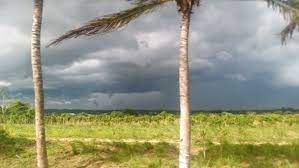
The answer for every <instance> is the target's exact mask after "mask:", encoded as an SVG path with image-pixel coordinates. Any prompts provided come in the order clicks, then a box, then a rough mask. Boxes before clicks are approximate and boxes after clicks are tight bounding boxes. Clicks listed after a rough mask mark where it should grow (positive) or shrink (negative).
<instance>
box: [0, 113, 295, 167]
mask: <svg viewBox="0 0 299 168" xmlns="http://www.w3.org/2000/svg"><path fill="white" fill-rule="evenodd" d="M62 116H63V117H61V115H60V116H59V118H60V119H61V120H59V121H58V120H57V119H55V120H54V119H53V116H47V117H48V118H47V120H48V122H47V123H48V124H47V128H46V130H47V138H48V140H49V141H48V154H49V163H50V167H63V168H68V167H69V168H73V167H128V168H131V167H136V168H137V167H166V168H167V167H177V163H178V160H177V156H178V143H177V142H178V141H177V140H178V135H179V133H178V128H179V127H178V116H176V115H170V114H169V115H168V114H162V115H160V114H158V115H154V116H150V115H149V116H144V115H141V116H134V115H115V114H111V115H107V114H106V115H105V119H101V120H100V119H95V118H98V117H103V116H98V115H88V117H85V118H84V117H83V118H84V119H82V116H80V115H75V116H69V115H65V114H64V115H62ZM84 116H86V115H84ZM107 116H108V119H107ZM50 117H52V119H51V120H49V118H50ZM155 117H156V118H155ZM76 118H80V120H77V119H76ZM148 118H150V119H148ZM157 118H158V119H157ZM192 120H193V128H192V144H193V147H192V167H194V168H197V167H252V168H259V167H262V168H263V167H264V168H271V167H294V168H296V167H299V115H298V114H287V115H285V114H261V115H260V114H236V115H233V114H198V115H193V119H192ZM53 121H55V122H53ZM61 121H63V122H61ZM102 121H105V123H104V122H102ZM116 121H117V122H116ZM136 121H138V122H136ZM149 121H150V122H149ZM0 127H1V128H2V130H5V133H4V132H3V133H2V135H1V134H0V138H1V139H0V140H1V141H0V147H1V150H0V167H3V168H7V167H13V168H14V167H15V168H19V167H28V168H29V167H34V165H35V153H34V152H35V151H34V135H35V133H34V125H33V124H20V123H18V122H6V123H2V124H1V126H0Z"/></svg>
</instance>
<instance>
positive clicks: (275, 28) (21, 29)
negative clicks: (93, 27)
mask: <svg viewBox="0 0 299 168" xmlns="http://www.w3.org/2000/svg"><path fill="white" fill-rule="evenodd" d="M0 4H1V6H0V11H1V13H0V14H1V15H2V16H3V17H1V23H0V34H1V36H2V38H3V39H5V41H4V40H2V42H0V46H1V48H2V50H1V51H0V59H1V62H2V65H1V67H0V85H3V86H4V85H7V86H9V87H10V89H11V90H12V93H13V94H14V96H15V97H19V98H24V99H30V98H32V89H31V88H32V87H31V85H32V84H31V79H30V78H31V69H30V68H31V65H30V57H29V55H30V50H29V49H30V30H31V17H32V16H31V12H32V11H31V10H32V9H31V8H32V3H31V2H30V3H29V1H18V2H17V1H8V0H0ZM129 5H130V4H129V3H128V2H126V1H119V2H118V3H111V2H110V1H108V0H106V1H105V0H103V1H98V0H90V1H88V3H87V2H86V1H85V0H76V1H58V0H52V1H45V7H44V21H43V37H42V44H43V46H45V44H46V43H48V42H49V41H50V40H51V39H53V38H54V37H57V36H58V35H60V34H61V33H63V32H65V31H67V30H69V29H71V28H76V27H78V26H80V25H82V23H84V22H86V21H88V20H90V19H92V18H94V17H96V16H99V15H103V14H108V13H111V12H115V11H119V10H121V9H126V8H127V7H128V6H129ZM175 9H176V8H175V6H174V4H168V5H166V6H165V7H163V8H161V9H159V11H157V12H154V13H152V14H149V15H147V16H144V17H143V18H142V19H137V20H136V21H134V22H133V23H132V24H130V25H129V26H127V27H126V28H125V29H123V30H121V31H118V32H114V33H111V34H108V35H104V36H95V37H83V38H79V39H72V40H69V41H66V42H65V43H63V44H61V45H59V46H57V47H54V48H44V47H43V48H42V56H43V65H44V69H43V70H44V82H45V90H46V97H47V103H46V104H47V107H48V108H106V109H111V108H114V109H115V108H152V109H157V108H177V95H178V91H177V72H178V70H177V69H178V66H177V65H178V63H177V56H178V39H179V28H180V22H179V19H180V17H179V14H178V12H177V11H176V10H175ZM286 24H287V21H285V20H284V19H283V17H282V15H281V14H279V12H278V11H274V10H272V9H270V8H268V7H267V4H266V3H265V2H262V1H239V2H238V1H226V0H223V1H220V0H212V1H211V0H207V1H203V3H202V6H201V7H200V8H196V9H195V10H194V14H193V16H192V25H191V34H190V38H191V40H190V62H191V63H190V68H191V80H192V98H193V99H192V102H193V108H250V107H261V108H263V107H278V106H296V107H298V105H297V104H296V101H294V100H296V99H297V96H296V94H294V93H296V92H297V91H296V90H297V88H298V86H299V80H298V79H297V77H296V74H298V73H299V68H297V67H299V66H298V65H299V59H298V58H297V57H296V56H297V52H296V51H297V50H298V47H299V45H298V44H299V41H298V35H295V36H294V39H293V40H291V41H289V43H288V45H287V46H281V44H280V39H279V37H278V36H277V35H276V34H278V33H279V32H280V31H281V30H282V28H283V27H284V26H285V25H286ZM297 95H298V94H297Z"/></svg>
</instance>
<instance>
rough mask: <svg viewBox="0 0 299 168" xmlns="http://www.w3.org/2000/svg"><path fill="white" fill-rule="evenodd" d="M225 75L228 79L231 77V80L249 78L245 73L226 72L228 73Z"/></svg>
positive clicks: (245, 79)
mask: <svg viewBox="0 0 299 168" xmlns="http://www.w3.org/2000/svg"><path fill="white" fill-rule="evenodd" d="M224 77H225V78H227V79H231V80H237V81H247V78H246V77H245V76H244V75H243V74H240V73H236V74H226V75H224Z"/></svg>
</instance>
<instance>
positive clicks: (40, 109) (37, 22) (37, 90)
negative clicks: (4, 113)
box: [31, 0, 48, 168]
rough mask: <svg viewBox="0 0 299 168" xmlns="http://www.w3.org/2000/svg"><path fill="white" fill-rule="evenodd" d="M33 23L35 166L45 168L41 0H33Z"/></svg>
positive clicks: (46, 160) (46, 159)
mask: <svg viewBox="0 0 299 168" xmlns="http://www.w3.org/2000/svg"><path fill="white" fill-rule="evenodd" d="M33 2H34V7H33V23H32V36H31V63H32V76H33V85H34V94H35V129H36V151H37V167H38V168H47V167H48V158H47V149H46V135H45V124H44V92H43V78H42V65H41V54H40V36H41V24H42V11H43V0H34V1H33Z"/></svg>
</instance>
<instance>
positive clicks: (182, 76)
mask: <svg viewBox="0 0 299 168" xmlns="http://www.w3.org/2000/svg"><path fill="white" fill-rule="evenodd" d="M190 15H191V13H190V12H189V11H188V12H183V13H182V26H181V39H180V54H179V87H180V112H181V114H180V115H181V116H180V156H179V167H180V168H189V167H190V157H191V156H190V147H191V130H190V129H191V120H190V102H189V65H188V39H189V27H190Z"/></svg>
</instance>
